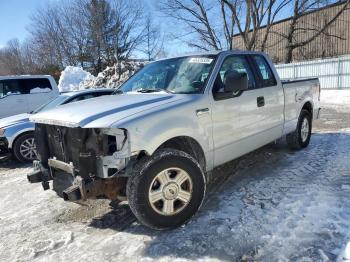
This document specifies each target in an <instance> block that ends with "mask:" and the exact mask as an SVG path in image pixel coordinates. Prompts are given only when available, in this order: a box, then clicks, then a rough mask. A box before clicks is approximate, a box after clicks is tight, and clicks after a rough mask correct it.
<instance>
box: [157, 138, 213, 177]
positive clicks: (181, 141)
mask: <svg viewBox="0 0 350 262" xmlns="http://www.w3.org/2000/svg"><path fill="white" fill-rule="evenodd" d="M164 148H172V149H177V150H180V151H183V152H185V153H187V154H189V155H190V156H192V157H193V158H194V159H196V160H197V161H198V163H199V165H200V166H201V168H202V170H203V171H204V172H205V170H206V157H205V153H204V150H203V148H202V146H201V145H200V143H199V142H198V141H197V140H196V139H194V138H192V137H190V136H177V137H173V138H170V139H168V140H166V141H165V142H163V143H162V144H161V145H160V146H158V148H157V149H156V150H155V152H157V151H158V150H160V149H164Z"/></svg>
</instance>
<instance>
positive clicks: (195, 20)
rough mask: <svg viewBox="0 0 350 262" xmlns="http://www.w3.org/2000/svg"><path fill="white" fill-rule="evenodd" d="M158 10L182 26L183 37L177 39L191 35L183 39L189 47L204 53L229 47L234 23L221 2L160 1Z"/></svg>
mask: <svg viewBox="0 0 350 262" xmlns="http://www.w3.org/2000/svg"><path fill="white" fill-rule="evenodd" d="M160 9H161V11H162V12H163V13H164V14H165V15H167V16H169V17H171V18H173V19H175V20H176V21H177V22H180V23H182V24H183V25H185V29H186V33H185V35H184V36H185V37H184V36H177V37H179V38H182V39H186V37H188V36H191V37H192V39H191V40H185V42H187V44H188V45H189V46H190V47H195V48H197V49H200V50H205V51H208V50H221V49H230V48H232V44H231V42H232V36H233V28H234V20H233V19H232V17H231V16H230V14H229V13H228V10H227V7H226V6H225V5H223V4H222V1H221V0H217V1H206V0H163V1H161V3H160ZM218 17H220V19H218ZM193 36H194V37H196V40H195V41H194V40H193ZM197 40H198V41H197Z"/></svg>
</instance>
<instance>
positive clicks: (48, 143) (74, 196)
mask: <svg viewBox="0 0 350 262" xmlns="http://www.w3.org/2000/svg"><path fill="white" fill-rule="evenodd" d="M35 135H36V137H35V139H36V143H37V153H38V156H39V160H38V161H34V171H33V172H32V173H31V174H29V175H28V180H29V182H31V183H38V182H41V183H42V185H43V188H44V190H47V189H49V188H50V185H49V181H51V180H52V187H53V190H55V191H56V192H57V194H58V195H59V196H61V197H63V198H64V200H68V201H80V200H86V199H88V198H108V199H112V200H117V199H119V200H124V199H125V185H126V181H127V174H126V171H127V170H128V169H129V166H130V165H131V164H132V163H133V158H134V157H136V155H137V154H136V155H135V156H134V157H133V156H132V153H131V152H130V144H129V140H128V134H127V131H126V130H124V129H117V128H114V129H104V128H101V129H99V128H79V127H74V128H72V127H63V126H56V125H45V124H36V130H35Z"/></svg>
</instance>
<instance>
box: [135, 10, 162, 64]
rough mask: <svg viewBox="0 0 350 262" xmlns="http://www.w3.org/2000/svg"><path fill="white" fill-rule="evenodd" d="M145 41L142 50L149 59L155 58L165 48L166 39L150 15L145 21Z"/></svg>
mask: <svg viewBox="0 0 350 262" xmlns="http://www.w3.org/2000/svg"><path fill="white" fill-rule="evenodd" d="M143 42H144V44H143V45H142V46H141V48H140V51H141V52H142V53H144V54H145V55H146V56H147V59H148V61H151V60H154V59H155V58H156V57H158V55H159V54H160V52H162V50H163V44H164V39H163V37H162V36H161V33H160V30H159V28H158V27H156V26H155V25H154V24H153V21H152V18H151V17H150V16H148V17H147V18H146V21H145V30H144V40H143Z"/></svg>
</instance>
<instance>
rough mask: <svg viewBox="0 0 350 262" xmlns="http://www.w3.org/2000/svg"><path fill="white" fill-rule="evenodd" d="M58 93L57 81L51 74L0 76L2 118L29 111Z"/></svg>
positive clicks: (0, 109)
mask: <svg viewBox="0 0 350 262" xmlns="http://www.w3.org/2000/svg"><path fill="white" fill-rule="evenodd" d="M58 95H59V91H58V88H57V85H56V82H55V80H54V79H53V78H52V76H49V75H32V76H31V75H25V76H4V77H0V119H1V118H4V117H8V116H13V115H17V114H21V113H29V112H31V111H33V110H35V109H36V108H38V107H39V106H41V105H42V104H45V103H47V102H48V101H50V100H52V99H54V98H56V97H57V96H58Z"/></svg>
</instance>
